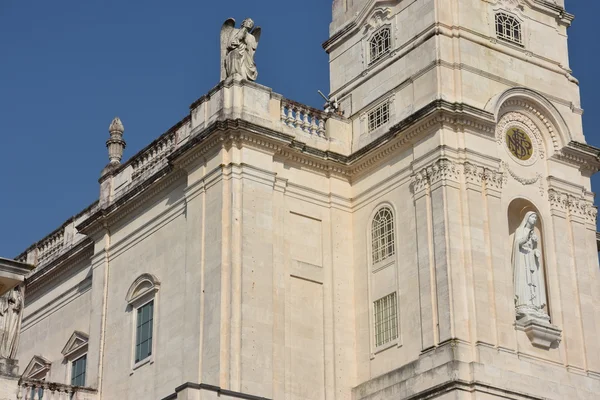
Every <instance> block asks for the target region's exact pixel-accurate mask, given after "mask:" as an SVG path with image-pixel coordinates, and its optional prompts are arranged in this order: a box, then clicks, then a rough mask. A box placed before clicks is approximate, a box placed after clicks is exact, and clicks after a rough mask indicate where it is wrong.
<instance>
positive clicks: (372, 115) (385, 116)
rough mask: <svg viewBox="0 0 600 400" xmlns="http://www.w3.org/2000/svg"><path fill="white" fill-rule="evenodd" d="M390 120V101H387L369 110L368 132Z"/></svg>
mask: <svg viewBox="0 0 600 400" xmlns="http://www.w3.org/2000/svg"><path fill="white" fill-rule="evenodd" d="M389 120H390V103H388V102H387V101H386V102H385V103H383V104H382V105H380V106H379V107H377V108H375V109H374V110H372V111H370V112H369V132H373V131H374V130H375V129H377V128H379V127H380V126H382V125H383V124H385V123H386V122H388V121H389Z"/></svg>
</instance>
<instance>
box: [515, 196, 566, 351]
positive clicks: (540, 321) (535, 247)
mask: <svg viewBox="0 0 600 400" xmlns="http://www.w3.org/2000/svg"><path fill="white" fill-rule="evenodd" d="M535 216H537V218H535ZM507 217H508V226H509V233H510V243H511V270H512V278H513V296H514V307H515V319H516V324H515V328H516V329H517V330H518V331H522V332H524V333H525V334H526V335H527V337H528V338H529V340H530V341H531V344H532V345H533V346H534V347H538V348H541V349H545V350H548V349H550V348H554V349H555V348H557V347H558V345H559V343H560V340H561V333H562V332H561V330H560V329H559V328H558V327H557V326H555V325H552V324H551V307H550V296H549V292H548V281H547V268H546V266H547V264H546V261H547V259H548V257H547V253H546V251H547V250H546V246H545V243H544V221H543V220H542V217H541V214H540V212H539V210H538V209H537V208H536V207H535V205H533V204H532V203H531V202H530V201H529V200H527V199H523V198H517V199H514V200H513V201H512V202H511V203H510V205H509V207H508V215H507ZM532 226H533V228H532ZM533 235H535V236H536V237H537V238H535V237H532V236H533ZM536 251H538V252H537V253H536ZM537 288H539V290H538V289H537ZM541 304H543V306H540V305H541Z"/></svg>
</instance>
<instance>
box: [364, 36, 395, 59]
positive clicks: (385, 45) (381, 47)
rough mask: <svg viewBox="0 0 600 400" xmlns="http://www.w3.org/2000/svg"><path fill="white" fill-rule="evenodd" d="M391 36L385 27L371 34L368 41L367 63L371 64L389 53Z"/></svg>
mask: <svg viewBox="0 0 600 400" xmlns="http://www.w3.org/2000/svg"><path fill="white" fill-rule="evenodd" d="M391 48H392V36H391V33H390V28H389V27H385V28H382V29H380V30H378V31H377V32H375V33H374V34H373V36H372V37H371V39H370V40H369V63H370V64H372V63H374V62H375V61H377V60H379V59H380V58H381V57H383V56H384V55H386V54H387V53H389V52H390V49H391Z"/></svg>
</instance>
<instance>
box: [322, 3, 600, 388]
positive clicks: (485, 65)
mask: <svg viewBox="0 0 600 400" xmlns="http://www.w3.org/2000/svg"><path fill="white" fill-rule="evenodd" d="M564 7H565V4H564V0H551V1H541V0H334V2H333V20H332V23H331V25H330V38H329V40H327V41H326V42H325V43H324V44H323V47H324V48H325V50H326V51H327V53H328V54H329V56H330V75H331V79H330V80H331V88H330V96H332V97H335V98H336V99H337V101H338V102H339V104H340V108H341V111H342V112H343V114H344V116H345V117H346V118H348V119H349V120H350V121H351V123H352V144H351V147H352V151H353V152H354V153H355V154H354V155H353V157H354V158H352V160H358V161H356V162H361V161H360V160H362V159H368V160H369V162H368V163H367V162H365V166H364V167H363V168H364V170H363V171H366V172H360V171H361V170H360V169H358V171H359V173H358V175H357V177H355V178H354V179H353V190H354V192H353V196H352V197H353V199H360V201H359V202H358V203H360V207H357V211H356V212H355V214H354V218H355V231H354V235H355V239H354V242H353V248H354V257H355V258H354V262H355V265H354V268H355V269H354V271H355V275H356V276H360V277H367V278H368V279H366V280H365V282H364V283H362V281H360V280H357V281H358V283H357V284H356V285H357V286H356V289H355V293H356V299H355V304H356V314H355V316H356V321H357V322H356V328H357V332H356V352H357V353H356V354H357V355H356V357H357V358H356V364H357V372H356V376H357V386H356V387H355V388H354V390H353V392H354V395H353V398H355V399H360V400H367V399H375V398H377V399H417V398H448V399H450V398H452V399H496V398H498V399H499V398H511V399H555V400H559V399H567V398H568V399H593V398H596V397H597V394H598V393H600V344H598V341H597V340H595V338H596V337H597V335H598V334H600V269H599V267H598V254H597V248H596V216H597V210H596V208H595V207H594V206H593V197H594V194H593V193H592V191H591V190H592V189H591V184H590V176H591V175H592V174H594V173H595V172H597V171H598V170H599V169H600V162H599V161H598V160H599V158H598V156H599V155H600V150H599V149H596V148H594V147H592V146H589V145H587V144H586V142H585V137H584V135H583V129H582V122H581V115H582V109H581V106H580V96H579V82H578V81H577V79H576V78H575V77H574V76H573V73H572V71H571V69H570V68H569V56H568V46H567V29H568V27H569V26H570V24H571V22H572V21H573V18H574V17H573V15H571V14H569V13H568V12H567V11H566V10H565V8H564ZM375 192H376V194H375ZM366 193H368V195H366ZM381 210H383V211H384V212H385V218H383V217H382V216H381V215H382V211H381ZM383 220H384V221H385V222H381V221H383ZM363 227H366V228H365V229H366V230H367V232H368V233H367V235H365V234H364V232H363V231H361V229H363ZM395 227H397V228H395ZM363 248H364V249H365V250H364V251H362V250H361V249H363ZM367 327H368V329H367Z"/></svg>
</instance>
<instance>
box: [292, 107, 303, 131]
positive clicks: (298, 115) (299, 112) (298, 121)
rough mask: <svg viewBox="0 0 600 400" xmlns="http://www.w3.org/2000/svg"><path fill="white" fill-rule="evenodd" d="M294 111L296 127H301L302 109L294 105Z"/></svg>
mask: <svg viewBox="0 0 600 400" xmlns="http://www.w3.org/2000/svg"><path fill="white" fill-rule="evenodd" d="M294 109H295V111H296V128H300V129H302V110H301V109H300V108H298V107H294Z"/></svg>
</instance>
